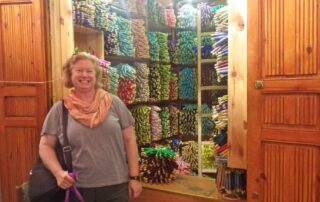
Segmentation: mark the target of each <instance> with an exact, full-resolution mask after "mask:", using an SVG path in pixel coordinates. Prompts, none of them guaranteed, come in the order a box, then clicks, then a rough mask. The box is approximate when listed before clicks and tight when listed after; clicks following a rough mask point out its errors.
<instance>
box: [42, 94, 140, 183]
mask: <svg viewBox="0 0 320 202" xmlns="http://www.w3.org/2000/svg"><path fill="white" fill-rule="evenodd" d="M112 99H113V100H112V105H111V107H110V109H109V111H108V114H107V116H106V119H105V121H104V122H103V123H101V124H100V125H98V126H97V127H95V128H88V127H86V126H84V125H82V124H81V123H80V122H78V121H76V120H75V119H73V118H72V117H71V116H70V115H69V117H68V130H67V134H68V138H69V142H70V146H71V147H72V165H73V169H74V170H75V171H77V172H78V173H79V175H78V179H77V182H76V185H77V186H78V187H83V188H89V187H102V186H108V185H115V184H120V183H124V182H127V181H128V165H127V158H126V150H125V146H124V141H123V136H122V130H123V129H125V128H128V127H129V126H131V125H132V124H133V121H134V120H133V117H132V115H131V114H130V111H129V110H128V108H127V107H126V106H125V104H124V103H123V102H122V101H121V100H120V99H119V98H118V97H117V96H114V95H113V97H112ZM61 114H62V102H61V101H59V102H57V103H55V104H54V105H53V106H52V108H51V109H50V111H49V113H48V115H47V116H46V119H45V121H44V124H43V127H42V131H41V135H44V134H51V135H57V136H58V138H59V141H60V143H61V144H63V136H62V116H61Z"/></svg>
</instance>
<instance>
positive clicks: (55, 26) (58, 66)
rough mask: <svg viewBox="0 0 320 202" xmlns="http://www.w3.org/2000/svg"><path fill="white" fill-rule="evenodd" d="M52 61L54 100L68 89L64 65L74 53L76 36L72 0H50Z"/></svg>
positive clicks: (59, 97) (61, 96)
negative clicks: (63, 71) (65, 81)
mask: <svg viewBox="0 0 320 202" xmlns="http://www.w3.org/2000/svg"><path fill="white" fill-rule="evenodd" d="M50 12H51V13H50V21H51V24H50V30H51V33H50V35H51V61H52V79H53V80H54V81H53V89H52V90H53V98H52V99H53V102H55V101H57V100H59V99H61V98H63V96H64V95H65V94H66V93H67V89H66V88H64V86H63V80H62V76H63V74H62V66H63V64H64V62H65V61H66V59H67V58H68V57H70V56H71V55H72V54H73V51H74V36H73V21H72V1H71V0H50Z"/></svg>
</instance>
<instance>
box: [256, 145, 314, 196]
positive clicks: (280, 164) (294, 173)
mask: <svg viewBox="0 0 320 202" xmlns="http://www.w3.org/2000/svg"><path fill="white" fill-rule="evenodd" d="M263 153H264V159H263V162H264V166H263V167H264V171H263V174H262V180H265V183H264V184H263V192H264V196H263V199H264V200H263V201H265V202H281V201H291V202H296V201H297V202H298V201H299V202H308V201H310V202H311V201H312V202H316V193H317V189H316V186H315V185H316V184H317V182H316V181H317V176H316V172H317V169H318V168H319V166H320V165H319V161H318V160H319V147H309V146H299V145H293V144H278V143H269V142H265V143H263ZM297 182H298V183H297ZM288 185H289V186H290V187H288Z"/></svg>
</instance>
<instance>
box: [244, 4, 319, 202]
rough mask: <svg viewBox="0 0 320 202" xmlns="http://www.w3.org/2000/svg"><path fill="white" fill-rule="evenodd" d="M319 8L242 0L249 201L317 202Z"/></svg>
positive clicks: (314, 5)
mask: <svg viewBox="0 0 320 202" xmlns="http://www.w3.org/2000/svg"><path fill="white" fill-rule="evenodd" d="M319 4H320V0H294V1H292V0H259V1H255V0H249V1H248V5H249V10H248V15H249V17H248V72H249V74H248V97H249V98H250V99H248V186H247V187H248V201H263V202H289V201H290V202H319V200H320V198H319V176H320V172H319V169H320V168H319V167H320V165H319V160H320V155H319V149H320V121H319V118H320V109H319V108H320V107H319V104H320V99H319V94H320V77H319V68H320V62H319V58H320V55H319V54H320V52H319V47H320V46H319V43H318V39H319V37H320V33H319V30H320V26H319V25H320V16H319ZM257 11H258V12H257ZM256 81H261V82H263V88H262V89H256V88H255V85H254V84H255V82H256Z"/></svg>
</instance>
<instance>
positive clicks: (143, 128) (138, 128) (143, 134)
mask: <svg viewBox="0 0 320 202" xmlns="http://www.w3.org/2000/svg"><path fill="white" fill-rule="evenodd" d="M130 111H131V113H132V116H133V118H134V130H135V134H136V136H137V143H138V145H145V144H150V143H151V135H150V134H151V126H150V122H149V119H150V113H151V107H149V106H146V105H139V106H136V107H134V108H132V109H131V110H130Z"/></svg>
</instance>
